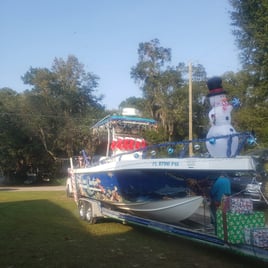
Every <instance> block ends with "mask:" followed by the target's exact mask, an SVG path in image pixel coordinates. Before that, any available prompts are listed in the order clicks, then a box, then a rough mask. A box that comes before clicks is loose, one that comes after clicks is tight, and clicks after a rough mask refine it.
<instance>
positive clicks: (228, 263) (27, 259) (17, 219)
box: [0, 191, 267, 268]
mask: <svg viewBox="0 0 268 268" xmlns="http://www.w3.org/2000/svg"><path fill="white" fill-rule="evenodd" d="M252 266H255V267H257V266H258V267H262V266H263V267H267V263H266V264H263V263H261V262H258V261H255V260H252V259H248V258H244V257H241V256H238V255H233V254H231V253H229V252H226V251H223V250H220V249H215V248H213V247H209V246H207V245H203V244H200V243H196V242H192V241H188V240H186V239H181V238H178V237H173V236H170V235H167V234H163V233H160V232H156V231H152V230H149V229H146V228H141V227H137V226H131V225H123V224H121V223H119V222H116V221H112V220H103V221H101V222H99V223H97V224H94V225H90V224H88V223H86V222H83V221H81V220H80V219H79V217H78V213H77V208H76V205H75V203H74V201H73V200H72V199H67V198H66V197H65V193H64V192H63V191H62V192H12V191H9V192H8V191H1V192H0V267H1V268H2V267H3V268H20V267H28V268H29V267H34V268H38V267H45V268H52V267H59V268H64V267H68V268H69V267H74V268H76V267H79V268H83V267H97V268H98V267H113V268H117V267H122V268H125V267H141V268H147V267H148V268H152V267H153V268H157V267H161V268H163V267H167V268H173V267H180V268H184V267H185V268H186V267H187V268H188V267H195V268H198V267H200V268H203V267H206V268H208V267H213V268H215V267H217V268H222V267H232V268H236V267H237V268H238V267H252Z"/></svg>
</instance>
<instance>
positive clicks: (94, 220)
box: [86, 203, 96, 224]
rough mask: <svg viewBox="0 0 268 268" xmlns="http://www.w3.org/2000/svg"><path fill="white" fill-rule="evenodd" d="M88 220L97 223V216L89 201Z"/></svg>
mask: <svg viewBox="0 0 268 268" xmlns="http://www.w3.org/2000/svg"><path fill="white" fill-rule="evenodd" d="M86 221H87V222H89V223H90V224H94V223H96V218H95V217H93V209H92V205H91V204H90V203H87V209H86Z"/></svg>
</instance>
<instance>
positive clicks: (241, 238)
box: [216, 210, 265, 244]
mask: <svg viewBox="0 0 268 268" xmlns="http://www.w3.org/2000/svg"><path fill="white" fill-rule="evenodd" d="M216 220H217V236H218V237H219V238H220V239H222V240H225V241H226V242H229V243H232V244H243V243H245V229H246V228H253V227H264V226H265V217H264V213H263V212H259V211H257V212H253V213H251V214H240V213H232V212H226V213H224V212H222V211H221V210H218V211H217V219H216Z"/></svg>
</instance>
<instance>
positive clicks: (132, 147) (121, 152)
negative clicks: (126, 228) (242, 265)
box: [68, 108, 268, 255]
mask: <svg viewBox="0 0 268 268" xmlns="http://www.w3.org/2000/svg"><path fill="white" fill-rule="evenodd" d="M156 128H157V124H156V121H155V120H153V119H148V118H143V117H141V116H140V115H139V114H138V113H137V111H136V110H134V109H130V108H128V109H125V110H123V114H121V115H110V116H107V117H105V118H104V119H102V120H100V121H99V122H98V123H96V124H95V125H94V126H93V127H92V130H93V133H94V135H95V136H96V137H97V138H98V140H99V143H100V146H101V147H102V148H105V150H104V151H105V152H104V154H103V155H101V156H98V157H96V156H95V157H92V158H90V157H89V156H88V155H87V154H86V152H85V151H82V152H81V155H80V156H78V157H72V158H71V159H70V165H71V167H70V168H69V179H68V181H69V183H70V186H71V188H72V192H73V196H74V200H75V201H76V203H77V205H78V209H79V213H80V216H81V218H82V219H85V220H87V221H88V222H90V223H95V222H96V220H97V219H98V218H100V217H114V218H117V219H119V220H122V221H127V222H132V223H135V224H139V225H143V226H147V227H152V228H156V229H159V230H162V231H167V230H168V232H171V233H174V234H179V235H185V236H188V237H190V238H194V239H197V240H201V241H205V242H209V243H215V244H217V245H221V246H226V245H227V246H229V245H230V243H229V242H228V241H225V240H224V239H219V238H218V237H217V236H215V233H214V229H213V232H211V231H209V228H211V225H210V221H209V220H208V217H207V215H206V217H203V219H200V217H201V218H202V215H201V214H202V213H200V209H201V211H204V212H205V211H208V205H207V200H208V197H209V189H210V187H211V185H212V183H213V182H214V181H215V180H216V179H217V177H218V176H219V175H220V174H226V175H227V176H238V175H237V174H247V176H251V177H252V181H253V184H254V186H255V188H254V187H251V189H252V188H254V189H255V192H254V196H256V194H260V192H259V191H260V184H259V182H257V181H256V180H255V176H256V163H255V161H254V159H253V158H252V157H251V156H242V155H240V152H241V150H242V149H243V146H244V144H245V143H248V142H250V141H252V139H253V137H252V135H251V133H248V132H245V133H234V134H229V135H223V136H216V137H213V140H212V139H211V138H209V139H197V140H191V141H180V142H165V143H160V144H148V143H147V141H146V140H145V139H144V137H143V134H144V132H145V131H146V130H148V129H149V130H154V129H156ZM221 139H227V140H228V143H227V144H228V146H227V148H226V155H228V152H230V148H231V147H232V140H236V142H237V141H238V146H237V150H236V152H235V153H234V154H233V155H232V156H229V157H228V156H226V157H212V156H211V155H209V154H208V153H207V152H205V153H201V152H199V151H198V152H197V153H196V156H189V150H188V148H189V144H191V145H192V146H193V148H204V146H205V145H204V144H206V143H207V142H211V143H216V142H217V141H220V140H221ZM103 144H105V147H103ZM234 174H235V175H234ZM263 197H264V196H263ZM264 198H265V197H264ZM203 214H204V213H203ZM206 214H208V212H206ZM203 216H204V215H203ZM196 218H198V220H197V221H196ZM205 218H206V219H205ZM193 219H194V220H193ZM205 221H206V223H205ZM189 222H190V223H191V224H190V225H189ZM193 222H195V224H194V226H196V224H197V225H198V226H199V227H198V231H197V230H195V228H194V227H193V225H192V224H193ZM200 226H203V227H202V228H201V229H202V230H201V229H200ZM208 226H209V228H208ZM200 230H201V231H200ZM234 247H235V248H237V249H241V251H251V250H250V249H248V247H249V246H247V245H232V248H234ZM250 247H251V248H252V246H250ZM242 248H243V250H242ZM257 249H258V248H257ZM257 251H258V252H261V253H258V254H260V255H262V254H263V252H264V253H265V254H267V255H268V252H267V250H266V249H258V250H257ZM254 252H255V248H254Z"/></svg>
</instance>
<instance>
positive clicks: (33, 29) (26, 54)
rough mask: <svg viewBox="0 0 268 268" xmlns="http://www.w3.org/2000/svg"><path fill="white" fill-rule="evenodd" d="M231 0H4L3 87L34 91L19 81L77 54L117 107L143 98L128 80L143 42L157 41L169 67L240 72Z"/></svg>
mask: <svg viewBox="0 0 268 268" xmlns="http://www.w3.org/2000/svg"><path fill="white" fill-rule="evenodd" d="M230 11H231V6H230V4H229V1H228V0H0V38H1V42H0V88H3V87H9V88H11V89H13V90H15V91H17V92H23V91H24V90H26V89H29V85H25V84H23V81H22V79H21V77H22V76H23V75H24V74H25V73H26V72H27V71H29V69H30V67H33V68H48V69H51V67H52V65H53V61H54V59H55V58H62V59H64V60H67V58H68V56H69V55H74V56H75V57H76V58H77V59H78V61H79V62H80V63H82V64H83V65H84V69H85V71H86V72H91V73H93V74H95V75H97V76H98V77H99V78H100V80H99V86H98V88H97V91H96V92H95V94H96V95H104V99H103V101H102V104H103V105H105V107H106V108H107V109H117V108H118V106H119V104H120V103H121V102H122V101H124V100H126V99H127V98H129V97H132V96H135V97H141V96H142V92H141V90H140V88H139V85H138V84H135V82H134V80H133V79H132V78H131V77H130V71H131V68H132V67H134V66H135V65H136V64H137V63H138V47H139V44H140V43H143V42H150V41H151V40H153V39H156V38H157V39H158V40H159V42H160V46H162V47H164V48H170V49H171V56H172V62H171V65H172V66H176V65H177V64H178V63H179V62H183V63H185V64H189V63H190V62H191V63H192V64H193V65H195V64H202V65H203V66H204V67H205V69H206V71H207V74H208V76H209V77H211V76H213V75H222V74H223V73H225V72H227V71H234V72H237V71H238V70H239V68H240V64H239V57H238V56H239V51H238V49H237V46H236V43H235V38H234V36H233V34H232V26H231V22H232V21H231V19H230V15H229V12H230Z"/></svg>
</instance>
